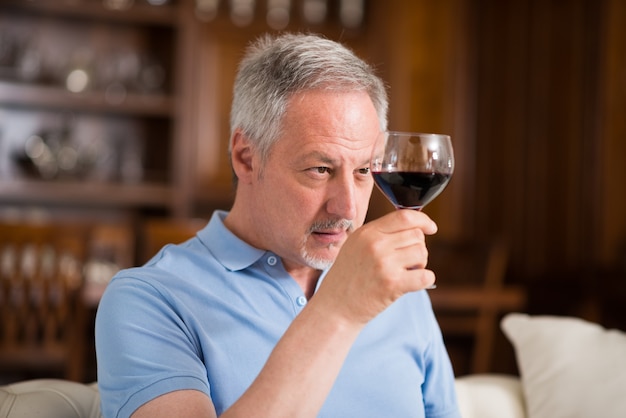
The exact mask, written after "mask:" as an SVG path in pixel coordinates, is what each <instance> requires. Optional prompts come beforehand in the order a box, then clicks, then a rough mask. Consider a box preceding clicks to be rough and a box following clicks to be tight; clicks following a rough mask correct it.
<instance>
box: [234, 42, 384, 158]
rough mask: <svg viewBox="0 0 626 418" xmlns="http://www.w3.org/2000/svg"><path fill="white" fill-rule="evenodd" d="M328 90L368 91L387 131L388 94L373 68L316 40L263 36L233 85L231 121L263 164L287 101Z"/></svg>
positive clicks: (333, 44) (342, 48) (337, 47)
mask: <svg viewBox="0 0 626 418" xmlns="http://www.w3.org/2000/svg"><path fill="white" fill-rule="evenodd" d="M315 89H326V90H338V91H355V90H357V91H359V90H360V91H366V92H367V94H369V96H370V98H371V100H372V103H373V105H374V108H375V109H376V113H377V115H378V122H379V125H380V129H381V131H384V130H386V129H387V109H388V107H389V104H388V98H387V91H386V88H385V85H384V83H383V81H382V80H381V79H380V78H379V77H378V76H377V75H376V74H375V73H374V70H373V68H372V67H370V66H369V65H368V64H367V63H366V62H364V61H363V60H362V59H360V58H359V57H357V56H356V55H355V54H354V53H353V52H352V51H351V50H349V49H348V48H346V47H345V46H343V45H342V44H339V43H337V42H334V41H331V40H328V39H325V38H322V37H320V36H317V35H305V34H289V33H288V34H283V35H280V36H276V37H273V36H270V35H265V36H262V37H260V38H259V39H257V40H256V41H255V42H253V43H252V44H251V45H250V46H249V47H248V49H247V51H246V55H245V56H244V58H243V60H242V61H241V64H240V66H239V71H238V73H237V77H236V79H235V87H234V96H233V103H232V109H231V117H230V129H231V137H232V134H233V133H234V131H235V130H236V129H241V130H242V131H243V133H244V134H245V135H246V136H247V137H248V138H249V139H250V141H252V142H253V143H254V144H255V146H256V149H257V151H258V152H259V153H260V155H261V158H262V159H263V160H265V159H266V158H267V156H268V154H269V152H270V149H271V147H272V145H273V143H274V142H275V141H276V139H277V138H278V137H279V136H280V131H281V126H282V119H283V115H284V113H285V111H286V109H287V104H288V101H289V99H290V98H291V97H292V96H293V95H294V94H295V93H298V92H302V91H307V90H315Z"/></svg>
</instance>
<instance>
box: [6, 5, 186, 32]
mask: <svg viewBox="0 0 626 418" xmlns="http://www.w3.org/2000/svg"><path fill="white" fill-rule="evenodd" d="M0 8H10V9H12V10H15V11H22V12H28V13H36V14H41V15H46V16H54V17H71V18H81V19H91V20H108V21H112V22H120V23H131V24H146V25H159V26H174V25H175V24H176V19H177V10H178V8H177V7H176V5H175V3H172V4H169V3H168V4H164V5H161V6H151V5H149V4H145V3H141V2H135V4H133V5H132V6H131V7H129V8H128V9H126V10H114V9H108V8H106V7H105V6H103V5H102V2H98V1H89V0H73V1H70V0H65V1H64V0H46V1H37V2H33V1H28V0H3V1H2V3H1V4H0Z"/></svg>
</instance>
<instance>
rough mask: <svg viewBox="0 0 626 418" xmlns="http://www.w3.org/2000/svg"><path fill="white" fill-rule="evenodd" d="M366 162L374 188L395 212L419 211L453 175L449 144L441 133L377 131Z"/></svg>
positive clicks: (438, 192)
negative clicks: (370, 154) (369, 158)
mask: <svg viewBox="0 0 626 418" xmlns="http://www.w3.org/2000/svg"><path fill="white" fill-rule="evenodd" d="M370 161H371V163H370V164H371V166H370V169H371V173H372V175H373V177H374V182H375V183H376V186H377V187H378V188H379V189H380V191H381V192H382V193H383V194H384V195H385V196H386V197H387V199H389V201H390V202H391V203H392V204H393V205H394V206H395V207H396V208H397V209H417V210H421V209H422V208H423V207H424V206H426V205H427V204H428V203H429V202H431V201H432V200H433V199H434V198H435V197H437V196H438V195H439V194H440V193H441V192H442V191H443V189H445V187H446V185H447V184H448V182H449V181H450V178H451V177H452V173H453V172H454V151H453V148H452V141H451V140H450V136H448V135H441V134H428V133H412V132H397V131H387V132H381V133H380V135H379V136H378V138H377V141H376V145H375V146H374V150H373V153H372V158H371V160H370Z"/></svg>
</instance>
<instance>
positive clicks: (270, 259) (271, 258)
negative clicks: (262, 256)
mask: <svg viewBox="0 0 626 418" xmlns="http://www.w3.org/2000/svg"><path fill="white" fill-rule="evenodd" d="M267 264H269V265H270V266H273V265H276V257H274V256H273V255H271V256H269V257H267Z"/></svg>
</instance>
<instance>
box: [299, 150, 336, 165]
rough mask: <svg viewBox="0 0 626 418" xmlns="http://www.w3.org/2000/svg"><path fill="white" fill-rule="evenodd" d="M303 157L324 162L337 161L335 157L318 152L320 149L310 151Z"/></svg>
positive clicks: (333, 162)
mask: <svg viewBox="0 0 626 418" xmlns="http://www.w3.org/2000/svg"><path fill="white" fill-rule="evenodd" d="M305 158H306V159H313V160H318V161H321V162H323V163H326V164H336V163H337V159H336V158H332V157H331V156H329V155H328V154H325V153H323V152H320V151H313V152H310V153H308V154H306V155H305Z"/></svg>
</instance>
